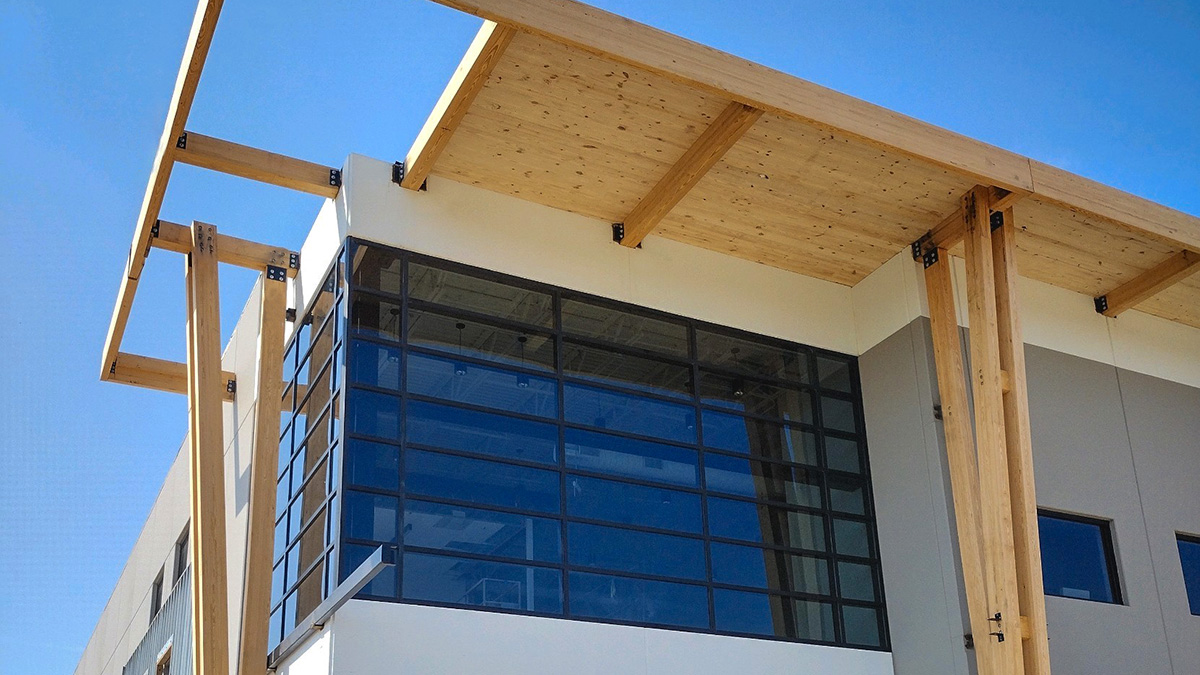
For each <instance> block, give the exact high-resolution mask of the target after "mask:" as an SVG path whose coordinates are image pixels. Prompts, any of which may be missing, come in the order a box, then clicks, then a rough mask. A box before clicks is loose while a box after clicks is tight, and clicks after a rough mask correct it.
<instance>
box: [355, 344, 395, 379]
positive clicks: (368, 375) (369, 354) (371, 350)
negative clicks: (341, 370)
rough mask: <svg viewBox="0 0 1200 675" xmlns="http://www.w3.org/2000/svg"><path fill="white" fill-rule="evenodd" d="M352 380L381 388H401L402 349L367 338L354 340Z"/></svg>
mask: <svg viewBox="0 0 1200 675" xmlns="http://www.w3.org/2000/svg"><path fill="white" fill-rule="evenodd" d="M353 353H354V356H353V357H352V358H351V359H350V381H351V382H353V383H355V384H367V385H371V386H373V387H379V388H381V389H400V349H399V348H398V347H388V346H385V345H381V344H377V343H374V342H367V341H365V340H355V341H354V342H353Z"/></svg>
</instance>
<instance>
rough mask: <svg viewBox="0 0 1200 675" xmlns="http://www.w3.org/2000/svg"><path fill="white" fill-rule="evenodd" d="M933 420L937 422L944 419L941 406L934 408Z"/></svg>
mask: <svg viewBox="0 0 1200 675" xmlns="http://www.w3.org/2000/svg"><path fill="white" fill-rule="evenodd" d="M933 419H935V420H940V419H942V406H940V405H935V406H933Z"/></svg>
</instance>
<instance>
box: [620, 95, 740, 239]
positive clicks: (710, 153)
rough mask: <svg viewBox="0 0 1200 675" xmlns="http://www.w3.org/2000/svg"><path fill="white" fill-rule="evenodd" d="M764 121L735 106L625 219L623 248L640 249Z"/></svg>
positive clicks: (708, 129)
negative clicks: (659, 225) (722, 160)
mask: <svg viewBox="0 0 1200 675" xmlns="http://www.w3.org/2000/svg"><path fill="white" fill-rule="evenodd" d="M760 117H762V111H761V110H758V109H756V108H751V107H750V106H747V105H743V104H741V103H737V102H733V103H730V104H729V105H728V106H726V107H725V109H724V110H722V111H721V114H720V115H717V118H716V119H715V120H713V122H712V124H710V125H708V128H707V129H705V130H704V133H702V134H700V137H699V138H697V139H696V142H695V143H692V145H691V146H690V147H689V148H688V149H687V150H686V151H685V152H684V153H683V156H682V157H680V158H679V159H678V160H676V162H675V164H673V165H672V166H671V168H670V169H669V170H668V171H667V173H666V174H665V175H664V176H663V177H662V178H661V179H659V181H658V182H657V183H655V184H654V187H653V188H651V189H650V192H649V193H647V194H646V196H645V197H643V198H642V200H641V201H639V202H638V204H637V206H635V207H633V210H632V211H630V212H629V215H628V216H626V217H625V218H624V221H623V222H624V226H625V236H624V237H623V238H622V239H621V245H622V246H628V247H629V248H636V247H637V246H638V245H639V244H641V243H642V239H645V238H646V235H648V234H650V233H651V232H652V231H654V228H655V227H657V226H658V224H659V223H660V222H661V221H662V219H663V218H665V217H666V216H667V214H668V213H670V212H671V209H673V208H675V205H676V204H678V203H679V201H680V200H682V199H683V198H684V197H685V196H686V195H687V193H688V192H689V191H691V189H692V188H693V187H695V186H696V183H698V182H700V179H701V178H703V177H704V175H705V174H706V173H708V170H709V169H711V168H712V167H713V165H714V164H716V163H717V162H718V161H719V160H720V159H721V158H722V157H724V156H725V153H727V152H729V149H730V148H732V147H733V146H734V144H735V143H737V142H738V140H739V139H740V138H741V137H742V135H743V134H745V133H746V132H747V131H749V130H750V127H752V126H754V123H755V122H757V121H758V119H759V118H760Z"/></svg>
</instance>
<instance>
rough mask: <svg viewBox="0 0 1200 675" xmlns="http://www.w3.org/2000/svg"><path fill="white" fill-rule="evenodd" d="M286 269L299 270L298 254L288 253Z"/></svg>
mask: <svg viewBox="0 0 1200 675" xmlns="http://www.w3.org/2000/svg"><path fill="white" fill-rule="evenodd" d="M288 267H290V268H291V269H294V270H298V269H300V254H299V253H289V254H288Z"/></svg>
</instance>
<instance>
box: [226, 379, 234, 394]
mask: <svg viewBox="0 0 1200 675" xmlns="http://www.w3.org/2000/svg"><path fill="white" fill-rule="evenodd" d="M225 391H226V392H228V393H230V394H236V393H237V380H225Z"/></svg>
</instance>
